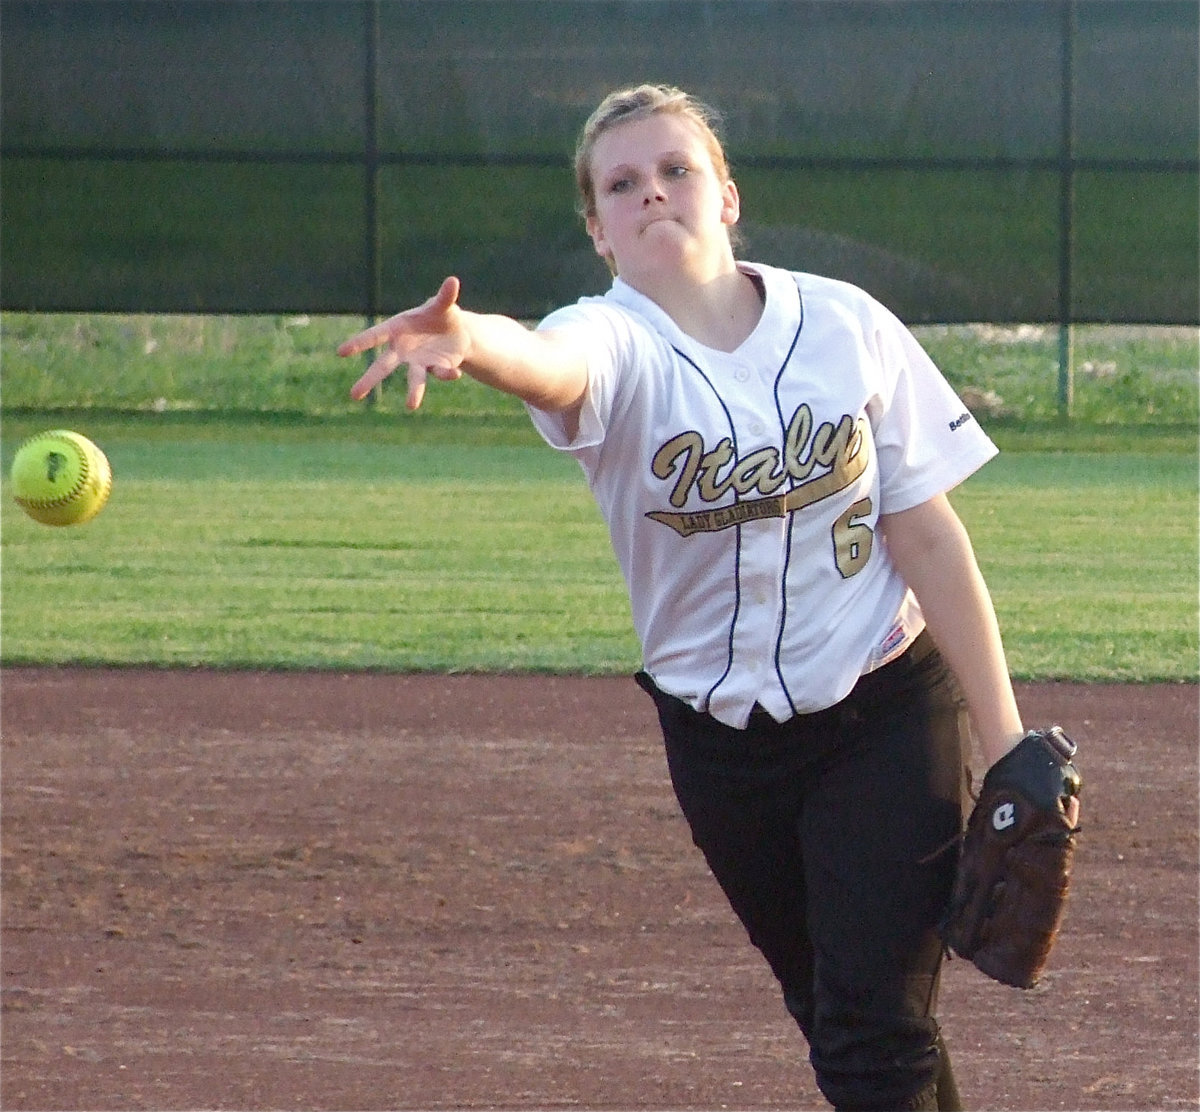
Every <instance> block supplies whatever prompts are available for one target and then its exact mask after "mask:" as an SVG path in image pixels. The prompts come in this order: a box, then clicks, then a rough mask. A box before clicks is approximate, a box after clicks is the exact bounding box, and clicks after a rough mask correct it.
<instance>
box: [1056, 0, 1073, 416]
mask: <svg viewBox="0 0 1200 1112" xmlns="http://www.w3.org/2000/svg"><path fill="white" fill-rule="evenodd" d="M1075 3H1076V0H1062V141H1061V147H1060V158H1059V256H1058V416H1059V420H1060V421H1063V422H1067V421H1070V419H1071V413H1072V409H1073V408H1074V404H1075V325H1074V313H1073V310H1074V304H1073V301H1074V298H1073V291H1072V279H1073V276H1074V274H1073V272H1074V265H1075V37H1076V33H1077V30H1078V19H1077V13H1076V10H1075Z"/></svg>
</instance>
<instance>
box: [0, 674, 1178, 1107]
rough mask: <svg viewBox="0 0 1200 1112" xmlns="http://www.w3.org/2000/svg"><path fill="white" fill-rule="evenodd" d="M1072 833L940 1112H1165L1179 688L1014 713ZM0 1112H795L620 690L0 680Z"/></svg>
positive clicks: (1068, 694) (1171, 1095) (474, 679)
mask: <svg viewBox="0 0 1200 1112" xmlns="http://www.w3.org/2000/svg"><path fill="white" fill-rule="evenodd" d="M1019 697H1020V700H1021V704H1022V709H1023V712H1024V715H1025V717H1026V719H1027V720H1028V721H1029V722H1032V723H1048V722H1052V721H1056V722H1062V723H1063V724H1064V725H1065V726H1066V727H1067V729H1068V732H1069V733H1070V734H1071V735H1072V736H1073V737H1074V738H1075V739H1076V740H1077V741H1078V742H1079V743H1080V767H1081V768H1082V770H1083V773H1084V776H1085V780H1086V787H1085V794H1084V807H1085V813H1084V826H1085V830H1084V834H1083V835H1082V844H1081V848H1080V854H1079V860H1078V865H1077V869H1076V874H1075V880H1074V889H1073V894H1072V901H1071V905H1070V908H1069V911H1068V915H1067V920H1066V924H1065V928H1064V933H1063V936H1062V938H1061V940H1060V942H1059V945H1058V947H1057V948H1056V950H1055V952H1054V954H1053V956H1052V958H1051V966H1050V970H1049V973H1048V975H1047V976H1046V977H1045V979H1044V981H1043V983H1042V984H1041V985H1040V986H1039V987H1038V988H1037V989H1035V990H1033V991H1031V992H1020V991H1018V990H1015V989H1008V988H1004V987H1002V986H999V985H996V984H993V983H992V982H990V981H988V980H986V979H985V978H984V977H983V976H982V975H980V974H979V973H977V972H976V971H975V970H974V969H973V967H971V966H969V965H968V964H967V963H966V962H962V961H954V962H951V963H950V965H949V966H948V968H947V972H946V977H945V987H944V990H943V1003H942V1008H941V1016H942V1020H943V1026H944V1028H945V1030H946V1034H947V1040H948V1042H949V1044H950V1046H951V1049H952V1051H953V1053H954V1056H955V1063H956V1069H957V1073H958V1077H959V1082H960V1085H961V1087H962V1089H963V1092H964V1096H965V1098H966V1099H967V1101H968V1105H969V1107H973V1108H979V1109H1175V1108H1196V1107H1197V1068H1196V1062H1197V1052H1198V1041H1197V953H1198V940H1197V910H1198V909H1197V884H1198V868H1197V689H1196V687H1195V686H1153V687H1081V686H1074V685H1066V684H1062V685H1050V686H1026V687H1022V688H1021V689H1020V690H1019ZM2 709H3V746H4V749H3V770H2V771H3V908H2V910H3V932H4V933H3V942H4V945H3V950H2V953H0V956H2V971H3V980H2V983H3V990H4V991H3V1001H4V1009H5V1015H4V1026H3V1048H2V1049H3V1072H2V1074H0V1103H2V1105H3V1107H4V1108H6V1109H185V1108H186V1109H194V1108H208V1109H218V1108H220V1109H449V1108H471V1109H483V1108H514V1109H516V1108H520V1109H533V1108H538V1109H550V1108H555V1109H558V1108H564V1109H565V1108H590V1109H602V1108H603V1109H651V1108H659V1109H720V1108H729V1109H785V1108H786V1109H809V1108H814V1109H815V1108H822V1107H824V1106H825V1105H824V1102H823V1100H822V1099H821V1097H820V1096H819V1094H818V1092H817V1090H816V1088H815V1086H814V1084H813V1082H812V1078H811V1074H810V1071H809V1068H808V1064H807V1057H806V1048H805V1046H804V1044H803V1040H802V1039H801V1037H800V1035H799V1033H798V1031H797V1030H796V1029H795V1028H794V1026H793V1025H792V1023H791V1021H790V1019H788V1017H787V1016H786V1014H785V1012H784V1010H783V1007H782V1004H781V1002H780V1000H779V997H778V993H777V991H776V989H775V986H774V984H773V982H772V980H771V978H770V976H769V974H768V973H767V971H766V969H765V966H764V965H763V963H762V961H761V959H760V958H759V957H758V955H757V953H756V952H755V951H754V950H753V949H752V948H751V947H750V945H749V943H748V942H747V941H746V939H745V936H744V934H743V932H742V930H741V927H740V926H739V925H738V924H737V923H736V922H735V921H734V920H733V918H732V915H731V913H730V912H729V911H728V909H727V907H726V905H725V903H724V899H723V897H722V896H721V894H720V892H719V891H718V890H717V888H716V885H715V883H714V882H713V881H712V880H711V878H710V877H709V875H708V874H707V872H706V870H705V867H704V865H703V862H702V861H701V860H700V857H699V854H698V852H697V851H696V850H695V849H694V848H693V847H692V845H691V842H690V839H689V837H688V834H687V830H686V827H685V825H684V822H683V820H682V818H681V817H680V816H679V814H678V813H677V810H676V805H675V802H674V799H673V797H672V795H671V792H670V787H669V785H668V783H667V779H666V773H665V768H664V762H663V758H662V754H661V752H660V743H659V739H658V734H657V726H656V723H655V721H654V719H653V714H652V708H651V705H650V702H649V700H648V699H646V697H645V696H644V695H642V693H641V692H640V691H638V690H637V688H636V687H635V685H634V684H633V683H632V682H631V681H629V680H622V679H572V678H561V677H517V676H504V677H481V676H452V677H423V676H383V675H338V674H256V673H244V674H225V673H212V672H199V671H197V672H191V671H161V672H145V671H134V670H106V669H95V670H91V669H89V670H70V669H20V668H13V669H7V670H6V671H5V672H4V675H3V708H2Z"/></svg>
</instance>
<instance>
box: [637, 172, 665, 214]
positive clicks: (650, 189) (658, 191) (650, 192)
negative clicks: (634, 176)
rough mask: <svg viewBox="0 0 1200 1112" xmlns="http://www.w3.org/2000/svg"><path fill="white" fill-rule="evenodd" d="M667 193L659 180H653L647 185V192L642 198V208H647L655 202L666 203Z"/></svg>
mask: <svg viewBox="0 0 1200 1112" xmlns="http://www.w3.org/2000/svg"><path fill="white" fill-rule="evenodd" d="M666 199H667V192H666V190H665V189H663V187H662V183H661V182H660V181H659V180H658V179H657V178H651V179H650V180H649V181H648V182H647V183H646V192H645V194H644V195H643V197H642V206H643V207H646V206H648V205H650V204H652V203H653V202H655V201H660V202H661V201H665V200H666Z"/></svg>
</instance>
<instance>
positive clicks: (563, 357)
mask: <svg viewBox="0 0 1200 1112" xmlns="http://www.w3.org/2000/svg"><path fill="white" fill-rule="evenodd" d="M458 293H459V281H458V279H457V278H447V279H446V280H445V281H444V282H443V283H442V285H441V288H440V289H439V290H438V292H437V293H436V294H434V296H433V297H431V298H430V299H429V300H428V301H426V302H425V303H424V304H423V305H418V306H417V307H416V308H413V309H408V310H406V311H405V312H403V313H398V314H397V315H396V316H394V317H391V318H389V319H388V320H385V321H383V322H382V323H380V324H376V325H373V326H372V327H371V328H367V329H364V330H363V331H362V332H359V333H358V334H357V335H355V336H351V337H350V339H348V340H347V341H346V342H345V343H343V344H342V345H341V346H340V347H339V348H338V354H339V355H358V354H361V353H362V352H364V351H369V350H371V349H372V348H378V347H382V348H384V350H383V351H382V352H380V354H379V355H378V356H377V357H376V359H375V361H374V362H373V363H372V364H371V365H370V366H369V367H368V368H367V371H366V373H365V374H364V375H363V376H362V377H361V378H360V379H359V380H358V381H357V382H356V383H355V384H354V385H353V386H352V387H351V388H350V396H351V397H353V398H355V399H362V398H365V397H366V396H367V394H368V393H370V391H371V390H372V389H373V388H374V387H375V386H376V385H378V384H379V383H380V382H382V381H383V380H384V379H385V378H387V377H388V375H390V374H391V373H392V372H393V371H395V370H396V369H397V368H398V367H400V366H403V365H407V367H408V397H407V403H406V404H407V405H408V408H409V409H416V408H417V407H418V406H419V405H420V404H421V401H422V399H423V398H424V396H425V384H426V382H427V381H428V379H429V377H430V376H431V375H432V376H433V377H434V378H437V379H442V380H444V381H450V380H452V379H456V378H460V377H461V376H462V375H463V374H464V373H466V374H469V375H470V376H471V377H472V378H475V379H478V380H479V381H480V382H482V383H485V384H486V385H488V386H492V387H495V388H496V389H497V390H502V391H504V392H505V393H506V394H514V395H516V396H517V397H518V398H520V399H521V400H522V401H525V402H528V403H529V404H530V405H533V406H536V407H537V408H539V409H546V410H551V411H569V410H572V409H576V408H577V407H578V406H579V404H580V402H581V401H582V399H583V395H584V392H585V390H586V389H587V360H586V353H585V352H584V351H583V349H582V348H581V347H580V346H579V345H578V344H577V343H575V342H574V341H572V340H571V339H570V338H568V337H567V336H565V335H564V334H563V333H561V332H555V331H553V330H549V331H545V332H534V331H531V330H530V329H528V328H526V327H525V326H524V325H523V324H521V323H520V322H519V321H515V320H513V319H512V318H511V317H505V316H498V315H485V314H480V313H471V312H468V311H467V310H465V309H463V308H461V307H460V306H459V304H458Z"/></svg>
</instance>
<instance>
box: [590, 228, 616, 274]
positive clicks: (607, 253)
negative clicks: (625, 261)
mask: <svg viewBox="0 0 1200 1112" xmlns="http://www.w3.org/2000/svg"><path fill="white" fill-rule="evenodd" d="M584 227H586V228H587V234H588V235H589V236H591V238H592V246H593V247H594V248H595V250H596V254H597V255H599V256H600V258H602V259H603V260H604V261H605V262H606V263H607V264H608V269H609V270H611V271H612V273H613V274H616V273H617V263H616V260H615V259H614V258H613V253H612V250H611V249H610V248H609V246H608V240H607V239H606V238H605V235H604V228H603V226H602V225H601V223H600V218H599V217H598V216H596V215H595V214H593V215H591V216H588V217H586V218H585V220H584Z"/></svg>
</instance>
